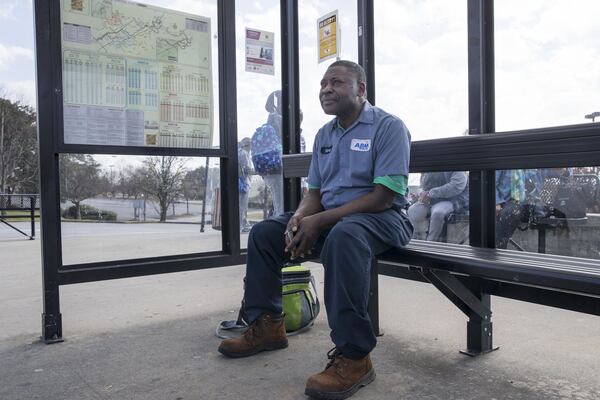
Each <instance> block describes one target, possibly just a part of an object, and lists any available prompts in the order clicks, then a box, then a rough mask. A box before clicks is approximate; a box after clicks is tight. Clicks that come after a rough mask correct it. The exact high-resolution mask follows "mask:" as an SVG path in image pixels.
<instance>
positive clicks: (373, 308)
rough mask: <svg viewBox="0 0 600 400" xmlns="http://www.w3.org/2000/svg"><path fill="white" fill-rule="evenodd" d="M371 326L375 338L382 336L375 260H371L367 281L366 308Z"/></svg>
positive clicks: (377, 274)
mask: <svg viewBox="0 0 600 400" xmlns="http://www.w3.org/2000/svg"><path fill="white" fill-rule="evenodd" d="M367 311H368V313H369V318H370V319H371V326H373V332H375V336H383V331H382V330H381V329H380V328H379V267H378V264H377V259H376V258H373V259H372V260H371V274H370V279H369V304H368V306H367Z"/></svg>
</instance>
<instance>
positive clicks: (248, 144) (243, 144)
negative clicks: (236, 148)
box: [240, 137, 252, 150]
mask: <svg viewBox="0 0 600 400" xmlns="http://www.w3.org/2000/svg"><path fill="white" fill-rule="evenodd" d="M240 147H241V148H242V149H244V150H250V148H251V147H252V140H251V139H250V138H249V137H245V138H243V139H242V140H241V141H240Z"/></svg>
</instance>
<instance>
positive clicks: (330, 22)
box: [317, 10, 340, 62]
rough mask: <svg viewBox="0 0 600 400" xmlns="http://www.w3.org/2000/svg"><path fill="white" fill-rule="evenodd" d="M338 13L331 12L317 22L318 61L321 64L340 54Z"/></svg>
mask: <svg viewBox="0 0 600 400" xmlns="http://www.w3.org/2000/svg"><path fill="white" fill-rule="evenodd" d="M338 27H339V25H338V11H337V10H335V11H332V12H330V13H329V14H327V15H324V16H323V17H321V18H319V19H318V20H317V31H318V32H317V40H318V43H317V48H318V49H319V55H318V59H319V60H318V61H319V62H323V61H325V60H329V59H330V58H333V57H337V56H338V54H339V53H340V35H339V33H340V32H339V29H338Z"/></svg>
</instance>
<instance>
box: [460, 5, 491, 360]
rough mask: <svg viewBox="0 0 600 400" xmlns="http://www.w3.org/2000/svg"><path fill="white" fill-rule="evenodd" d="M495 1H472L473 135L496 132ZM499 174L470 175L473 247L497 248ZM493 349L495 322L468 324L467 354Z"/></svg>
mask: <svg viewBox="0 0 600 400" xmlns="http://www.w3.org/2000/svg"><path fill="white" fill-rule="evenodd" d="M493 5H494V4H493V0H468V3H467V14H468V36H469V39H468V40H469V42H468V47H469V52H468V64H469V134H470V135H479V134H485V133H490V132H494V131H495V113H494V109H495V105H494V99H495V94H494V12H493V11H494V8H493ZM495 186H496V185H495V171H489V170H488V171H481V170H476V171H470V173H469V207H470V220H469V240H470V244H471V246H478V247H494V245H495V240H496V239H495V238H496V232H495V230H496V217H495V198H496V196H495ZM472 289H473V293H474V294H475V295H476V296H477V297H478V298H479V299H480V300H481V302H482V303H483V304H485V305H486V306H487V307H488V308H489V307H490V295H489V294H486V293H484V292H483V291H482V290H481V288H480V287H479V288H472ZM491 350H493V348H492V322H491V318H490V320H487V321H484V320H482V319H481V318H480V317H479V316H477V315H475V314H470V315H469V321H468V322H467V350H466V352H465V354H470V355H473V354H481V353H485V352H487V351H491Z"/></svg>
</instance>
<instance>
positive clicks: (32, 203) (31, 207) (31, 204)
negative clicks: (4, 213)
mask: <svg viewBox="0 0 600 400" xmlns="http://www.w3.org/2000/svg"><path fill="white" fill-rule="evenodd" d="M29 211H30V212H31V236H29V239H31V240H33V239H35V196H29Z"/></svg>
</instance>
